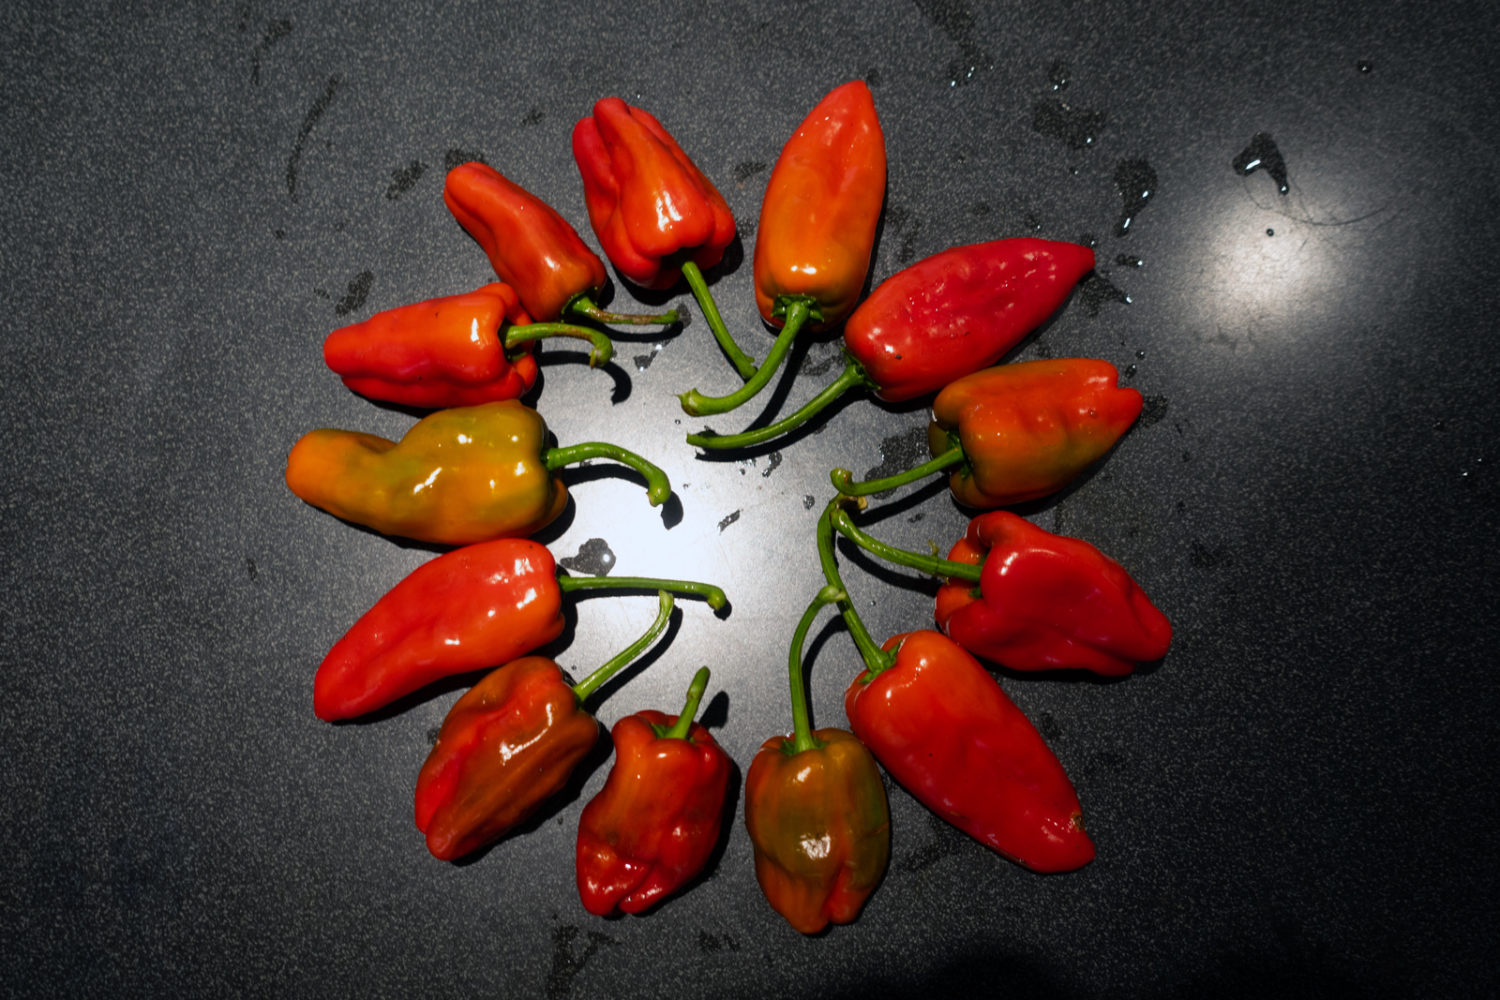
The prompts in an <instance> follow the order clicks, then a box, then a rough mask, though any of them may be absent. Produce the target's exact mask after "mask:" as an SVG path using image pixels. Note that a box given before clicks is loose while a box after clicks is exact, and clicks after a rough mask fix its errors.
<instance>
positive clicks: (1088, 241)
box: [1078, 233, 1099, 250]
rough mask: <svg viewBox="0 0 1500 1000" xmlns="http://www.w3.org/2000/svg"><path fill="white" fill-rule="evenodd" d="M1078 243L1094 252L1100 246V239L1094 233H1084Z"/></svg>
mask: <svg viewBox="0 0 1500 1000" xmlns="http://www.w3.org/2000/svg"><path fill="white" fill-rule="evenodd" d="M1078 242H1079V243H1081V244H1083V245H1084V246H1086V247H1088V248H1089V249H1090V250H1092V249H1094V248H1095V247H1097V246H1098V245H1099V237H1097V236H1095V235H1094V234H1093V233H1083V234H1082V235H1080V236H1079V237H1078Z"/></svg>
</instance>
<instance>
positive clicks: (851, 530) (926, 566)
mask: <svg viewBox="0 0 1500 1000" xmlns="http://www.w3.org/2000/svg"><path fill="white" fill-rule="evenodd" d="M828 517H829V520H830V522H831V523H832V525H833V528H834V530H836V531H837V532H838V533H839V534H841V535H843V536H844V537H845V538H847V539H849V540H850V541H851V542H853V543H854V544H856V545H858V546H859V547H860V548H862V549H864V550H865V551H866V552H871V553H873V554H875V555H877V556H879V557H880V558H881V559H884V560H885V561H886V562H892V563H895V564H896V565H898V566H909V567H911V568H912V569H915V570H920V571H922V572H923V573H926V574H928V575H929V576H936V577H939V578H951V579H957V580H964V581H966V582H968V583H978V582H979V574H980V571H981V567H979V566H976V565H974V564H973V563H966V562H955V561H953V560H952V559H940V558H938V557H937V556H927V555H922V554H921V553H919V552H909V551H907V550H906V549H898V548H896V547H895V546H894V545H888V544H886V543H885V542H882V541H880V540H879V539H877V538H872V537H871V536H869V535H867V534H865V533H864V532H863V531H861V530H860V529H859V528H857V527H855V526H854V520H853V519H852V518H850V517H849V512H848V511H847V510H844V508H843V507H841V506H840V507H832V506H830V508H829V513H828Z"/></svg>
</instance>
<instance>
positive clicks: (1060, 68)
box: [1047, 59, 1073, 90]
mask: <svg viewBox="0 0 1500 1000" xmlns="http://www.w3.org/2000/svg"><path fill="white" fill-rule="evenodd" d="M1072 75H1073V68H1072V67H1071V66H1069V65H1068V64H1067V63H1065V62H1063V61H1062V60H1061V59H1059V60H1057V61H1056V62H1054V63H1053V64H1052V65H1051V66H1050V67H1049V68H1048V69H1047V79H1048V80H1050V81H1051V82H1052V89H1053V90H1066V89H1067V87H1068V79H1069V77H1071V76H1072Z"/></svg>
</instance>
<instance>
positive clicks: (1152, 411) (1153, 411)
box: [1140, 396, 1168, 427]
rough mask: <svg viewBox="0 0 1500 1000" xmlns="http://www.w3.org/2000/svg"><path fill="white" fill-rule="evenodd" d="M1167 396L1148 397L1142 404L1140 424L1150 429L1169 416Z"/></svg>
mask: <svg viewBox="0 0 1500 1000" xmlns="http://www.w3.org/2000/svg"><path fill="white" fill-rule="evenodd" d="M1167 405H1168V404H1167V397H1166V396H1147V397H1146V398H1145V399H1144V400H1143V401H1142V403H1141V417H1140V423H1141V426H1142V427H1150V426H1151V425H1152V424H1154V423H1156V422H1157V421H1159V420H1161V418H1162V417H1165V416H1166V415H1167Z"/></svg>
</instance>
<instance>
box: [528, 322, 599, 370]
mask: <svg viewBox="0 0 1500 1000" xmlns="http://www.w3.org/2000/svg"><path fill="white" fill-rule="evenodd" d="M544 337H575V338H577V339H578V340H587V341H589V342H590V343H591V344H592V345H593V347H592V349H590V351H589V367H590V368H597V367H598V366H600V365H607V364H609V359H610V358H612V357H614V356H615V345H614V343H613V342H612V341H611V340H610V339H609V337H608V336H607V335H605V334H604V333H603V332H602V331H600V330H590V329H589V328H588V327H584V326H574V325H573V324H571V323H524V324H512V325H510V326H508V327H506V329H505V350H506V351H507V352H509V351H512V350H514V349H515V348H517V347H520V346H522V345H523V344H528V343H530V342H531V341H533V340H541V339H543V338H544Z"/></svg>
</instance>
